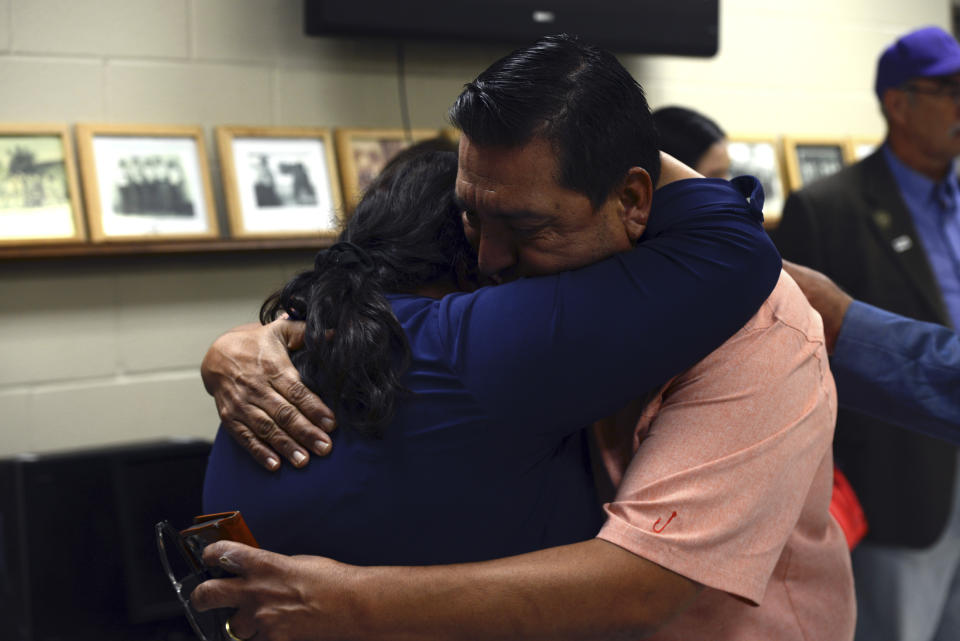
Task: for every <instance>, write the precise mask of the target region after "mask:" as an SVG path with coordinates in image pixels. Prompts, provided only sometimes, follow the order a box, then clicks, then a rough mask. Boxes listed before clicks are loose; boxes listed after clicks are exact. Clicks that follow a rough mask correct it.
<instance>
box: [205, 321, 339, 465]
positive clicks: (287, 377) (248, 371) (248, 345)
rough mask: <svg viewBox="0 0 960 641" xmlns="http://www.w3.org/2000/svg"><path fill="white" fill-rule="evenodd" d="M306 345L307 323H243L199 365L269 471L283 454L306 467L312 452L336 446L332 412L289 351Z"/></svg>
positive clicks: (228, 418) (228, 417)
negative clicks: (305, 380) (303, 379)
mask: <svg viewBox="0 0 960 641" xmlns="http://www.w3.org/2000/svg"><path fill="white" fill-rule="evenodd" d="M302 344H303V323H302V322H296V321H289V320H283V319H281V320H276V321H274V322H272V323H270V324H268V325H260V324H256V323H251V324H248V325H241V326H240V327H237V328H235V329H232V330H230V331H229V332H227V333H226V334H224V335H223V336H221V337H220V338H218V339H217V340H216V341H214V343H213V345H211V346H210V349H209V350H208V351H207V355H206V356H205V357H204V359H203V363H202V364H201V366H200V373H201V376H202V377H203V385H204V387H205V388H206V389H207V392H208V393H209V394H210V395H211V396H213V398H214V401H215V402H216V404H217V412H218V413H219V415H220V420H221V423H222V425H223V427H224V428H225V429H226V430H227V431H228V432H229V433H230V435H231V436H232V437H233V438H234V439H235V440H236V441H237V442H238V443H239V444H240V445H241V446H243V448H244V449H246V450H247V451H248V452H250V454H251V455H252V456H253V457H254V458H255V459H256V460H257V461H258V462H259V463H260V464H261V465H263V466H264V467H265V468H267V469H268V470H276V469H278V468H279V467H280V458H279V457H280V456H283V457H284V458H286V459H287V460H288V461H290V463H292V464H293V465H294V467H302V466H303V465H306V463H307V461H308V460H309V458H310V455H309V452H313V453H314V454H317V455H319V456H324V455H326V454H328V453H329V452H330V448H331V447H332V443H331V441H330V437H329V436H328V434H327V432H330V431H332V430H333V429H334V428H335V427H336V423H335V421H334V416H333V412H332V411H330V408H328V407H327V406H326V405H325V404H324V402H323V401H322V400H320V398H318V397H317V396H316V395H315V394H313V392H311V391H310V390H309V389H308V388H307V387H306V386H305V385H304V384H303V383H302V382H301V380H300V375H299V374H298V372H297V370H296V368H295V367H294V366H293V363H292V362H291V361H290V356H289V354H288V353H287V350H288V349H298V348H299V347H301V346H302Z"/></svg>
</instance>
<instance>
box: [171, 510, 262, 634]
mask: <svg viewBox="0 0 960 641" xmlns="http://www.w3.org/2000/svg"><path fill="white" fill-rule="evenodd" d="M156 536H157V550H158V551H159V553H160V563H161V564H162V565H163V569H164V571H165V572H166V573H167V578H168V579H169V580H170V584H171V585H172V586H173V591H174V592H175V593H176V595H177V599H179V601H180V604H181V605H182V606H183V609H184V612H185V613H186V616H187V621H188V622H189V623H190V627H191V628H193V631H194V633H196V635H197V638H199V639H200V641H233V639H232V638H231V637H230V636H229V635H228V633H227V625H226V624H227V621H228V619H229V618H230V615H232V614H233V610H231V609H229V608H222V609H217V610H207V611H206V612H199V611H197V609H196V608H194V607H193V604H192V603H191V602H190V594H191V593H192V592H193V590H194V589H195V588H196V587H197V586H198V585H200V584H201V583H203V582H204V581H206V580H207V579H217V578H222V577H224V576H227V573H226V572H225V571H224V570H222V569H221V568H216V567H209V566H207V565H204V563H203V549H204V548H205V547H207V546H208V545H210V544H211V543H213V542H214V541H221V540H225V539H226V540H231V541H239V542H241V543H245V544H247V545H250V546H253V547H259V546H258V545H257V541H256V539H254V538H253V535H252V534H251V533H250V530H249V528H247V524H246V523H245V522H244V520H243V517H242V516H241V515H240V512H223V513H220V514H205V515H203V516H198V517H196V518H195V519H194V524H193V525H192V526H190V527H188V528H186V529H185V530H177V529H176V528H174V527H173V526H172V525H171V524H170V522H169V521H161V522H159V523H157V525H156Z"/></svg>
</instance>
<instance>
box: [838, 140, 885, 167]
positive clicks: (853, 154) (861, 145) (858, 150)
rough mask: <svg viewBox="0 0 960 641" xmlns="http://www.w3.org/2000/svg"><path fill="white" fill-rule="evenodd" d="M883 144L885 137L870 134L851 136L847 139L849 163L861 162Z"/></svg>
mask: <svg viewBox="0 0 960 641" xmlns="http://www.w3.org/2000/svg"><path fill="white" fill-rule="evenodd" d="M882 144H883V138H871V137H868V136H850V137H849V138H847V140H846V145H847V146H846V154H847V164H850V165H852V164H853V163H855V162H860V161H861V160H863V159H864V158H866V157H867V156H869V155H870V154H872V153H873V152H875V151H876V150H877V149H878V148H879V147H880V145H882Z"/></svg>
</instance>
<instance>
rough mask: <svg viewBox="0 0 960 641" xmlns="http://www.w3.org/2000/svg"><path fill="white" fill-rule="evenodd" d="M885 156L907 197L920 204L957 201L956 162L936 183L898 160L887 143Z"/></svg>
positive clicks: (959, 189)
mask: <svg viewBox="0 0 960 641" xmlns="http://www.w3.org/2000/svg"><path fill="white" fill-rule="evenodd" d="M883 154H884V156H885V157H886V159H887V166H889V167H890V171H891V172H892V173H893V177H894V179H895V180H896V181H897V185H899V186H900V191H901V192H903V195H904V196H905V197H907V198H910V199H913V200H917V201H919V202H930V201H933V202H936V203H938V204H939V203H940V202H941V201H942V199H943V198H947V199H948V201H950V202H952V201H954V200H955V199H956V197H957V194H958V191H960V188H958V184H957V171H956V169H957V167H956V161H955V160H954V161H951V162H950V169H949V171H947V175H946V177H944V179H943V180H941V181H940V182H934V181H933V180H931V179H930V178H928V177H927V176H924V175H923V174H921V173H920V172H918V171H916V170H914V169H911V168H910V167H908V166H907V165H905V164H904V162H903V161H902V160H900V159H899V158H897V155H896V154H895V153H893V150H892V149H890V145H888V144H887V143H884V144H883Z"/></svg>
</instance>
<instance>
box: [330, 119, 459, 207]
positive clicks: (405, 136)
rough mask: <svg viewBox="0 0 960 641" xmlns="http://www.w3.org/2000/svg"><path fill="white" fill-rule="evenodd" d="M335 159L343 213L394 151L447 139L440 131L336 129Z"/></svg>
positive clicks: (353, 202)
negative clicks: (340, 184)
mask: <svg viewBox="0 0 960 641" xmlns="http://www.w3.org/2000/svg"><path fill="white" fill-rule="evenodd" d="M334 136H335V137H336V141H337V158H338V160H339V163H340V179H341V181H342V184H343V197H344V204H345V206H346V209H347V211H353V209H354V207H356V206H357V202H359V200H360V197H361V196H362V195H363V190H364V189H366V187H367V185H369V184H370V181H372V180H373V179H374V177H376V175H377V174H379V173H380V171H381V170H382V169H383V168H384V166H385V165H386V164H387V163H388V162H389V161H390V159H391V158H393V157H394V156H395V155H396V154H397V153H398V152H400V151H401V150H402V149H405V148H406V147H408V146H410V145H411V144H413V143H417V142H422V141H424V140H427V139H429V138H438V137H442V136H447V134H445V131H444V130H443V129H412V130H410V131H409V132H407V131H406V130H404V129H337V130H336V131H335V132H334Z"/></svg>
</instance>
